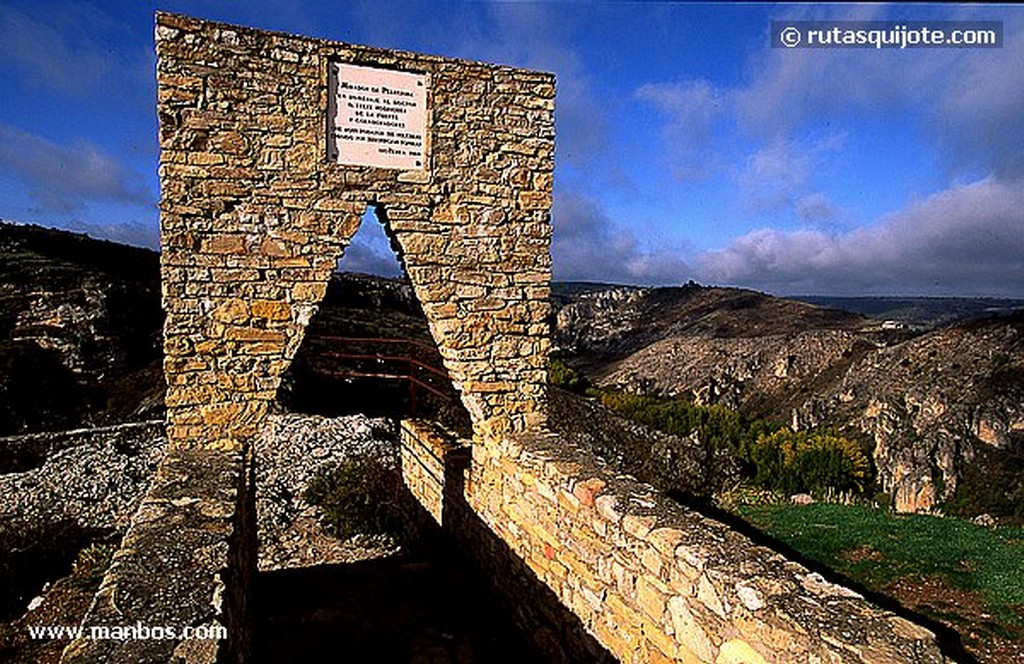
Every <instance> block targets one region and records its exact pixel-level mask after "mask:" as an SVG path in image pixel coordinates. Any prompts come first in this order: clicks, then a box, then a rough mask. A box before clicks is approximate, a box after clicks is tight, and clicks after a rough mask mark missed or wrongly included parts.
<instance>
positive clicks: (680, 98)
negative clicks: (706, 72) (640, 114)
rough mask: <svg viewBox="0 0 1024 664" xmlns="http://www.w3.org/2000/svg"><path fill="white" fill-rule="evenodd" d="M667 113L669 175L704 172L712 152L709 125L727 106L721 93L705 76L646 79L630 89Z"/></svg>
mask: <svg viewBox="0 0 1024 664" xmlns="http://www.w3.org/2000/svg"><path fill="white" fill-rule="evenodd" d="M633 96H634V97H636V98H637V99H639V100H641V101H644V102H647V103H649V104H651V105H653V106H654V107H655V108H657V109H658V110H659V111H661V112H662V113H664V114H665V115H666V116H667V117H668V123H667V124H666V127H665V130H664V137H665V140H666V142H667V143H668V145H669V147H668V151H669V153H670V154H671V158H672V169H673V175H675V176H676V177H677V178H679V179H681V180H689V179H695V178H700V177H704V176H706V175H707V174H708V173H707V171H708V167H709V164H708V160H709V155H710V154H712V153H713V145H712V139H713V135H712V128H713V125H714V124H715V123H716V122H717V121H719V120H720V119H721V118H722V114H723V112H724V111H726V110H727V108H728V106H727V100H726V99H725V98H724V97H725V95H724V93H723V92H722V91H721V90H719V89H717V88H716V87H715V86H714V85H712V84H711V83H710V82H708V81H706V80H693V81H685V82H682V83H648V84H646V85H642V86H640V87H639V88H637V89H636V90H635V91H634V92H633Z"/></svg>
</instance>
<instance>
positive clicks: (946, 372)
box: [556, 285, 1024, 511]
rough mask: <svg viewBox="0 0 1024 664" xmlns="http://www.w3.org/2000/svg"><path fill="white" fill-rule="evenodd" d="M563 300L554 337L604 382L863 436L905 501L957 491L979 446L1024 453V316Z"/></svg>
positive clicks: (690, 295) (706, 295)
mask: <svg viewBox="0 0 1024 664" xmlns="http://www.w3.org/2000/svg"><path fill="white" fill-rule="evenodd" d="M556 305H557V307H558V311H557V315H556V320H557V329H556V345H557V346H558V347H559V348H560V349H561V350H562V352H563V353H567V354H568V355H570V356H571V357H573V359H574V360H575V361H576V363H577V364H579V365H580V366H581V367H583V368H584V369H585V370H586V371H587V372H588V373H589V374H590V375H591V377H592V378H593V379H594V380H595V381H596V382H597V383H598V384H599V385H601V386H604V387H615V388H620V389H624V390H627V391H634V392H647V393H659V394H665V395H680V396H689V397H693V398H694V399H695V400H696V401H697V402H700V403H719V404H723V405H726V406H729V407H732V408H736V409H739V410H740V411H742V412H744V413H745V414H747V415H749V416H756V417H769V418H774V419H781V420H785V421H787V422H788V423H790V424H791V425H792V426H794V427H796V428H808V427H813V426H821V425H825V426H832V427H837V428H840V429H846V430H850V431H854V432H857V433H858V434H859V435H860V436H861V437H863V438H864V439H866V440H868V441H870V442H871V443H872V444H873V446H874V461H875V465H876V466H877V469H878V474H879V481H880V484H881V485H882V488H883V489H884V490H886V491H887V492H890V493H891V494H892V496H893V501H894V505H895V506H896V508H897V509H899V510H903V511H924V510H929V509H932V508H934V507H936V506H937V505H938V504H940V503H943V502H946V501H949V500H952V499H953V498H954V497H956V495H957V489H958V487H960V485H961V483H962V482H963V480H964V478H965V476H966V475H967V474H968V471H972V464H975V463H976V460H977V459H978V457H979V454H981V453H983V454H984V457H985V463H986V464H988V466H987V467H990V468H991V469H992V471H993V472H995V473H997V474H999V475H1003V476H1006V475H1011V474H1012V473H1010V472H1009V471H1008V470H1007V469H1008V468H1010V467H1016V466H1015V465H1014V463H1013V462H1014V459H1016V458H1017V455H1019V454H1020V453H1021V452H1022V451H1024V406H1022V404H1024V341H1022V340H1024V334H1022V328H1024V315H1021V314H1016V315H1008V316H1007V315H1004V316H998V317H991V318H989V319H983V320H974V321H971V322H965V323H961V324H958V325H954V326H951V327H945V328H940V329H935V330H931V331H927V332H922V331H911V330H908V329H891V326H887V325H884V324H883V321H875V320H872V319H869V318H865V317H862V316H858V315H855V314H850V313H847V312H841V311H838V310H834V309H827V308H822V307H815V306H811V305H807V304H803V303H797V302H791V301H787V300H782V299H779V298H773V297H770V296H767V295H763V294H759V293H754V292H751V291H742V290H737V289H723V288H701V287H698V286H694V285H690V286H687V287H683V288H660V289H646V290H642V289H623V288H619V287H614V288H608V289H606V290H601V289H599V288H596V287H593V288H590V289H588V290H585V291H581V290H580V289H574V290H570V291H562V292H561V294H560V296H559V297H558V298H556ZM1008 464H1009V465H1008ZM975 475H977V473H975ZM1001 489H1005V491H1006V492H1010V493H1013V492H1017V491H1020V492H1024V488H1020V487H1015V485H1014V486H1006V487H1001ZM972 490H976V487H975V488H972Z"/></svg>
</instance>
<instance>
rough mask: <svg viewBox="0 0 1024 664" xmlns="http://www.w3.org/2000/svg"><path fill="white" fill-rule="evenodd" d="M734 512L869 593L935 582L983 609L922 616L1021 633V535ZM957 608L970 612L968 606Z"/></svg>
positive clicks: (881, 515) (911, 517) (853, 515)
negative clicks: (972, 613) (978, 612)
mask: <svg viewBox="0 0 1024 664" xmlns="http://www.w3.org/2000/svg"><path fill="white" fill-rule="evenodd" d="M738 512H739V514H740V516H742V517H743V518H744V519H746V520H748V521H750V522H751V523H752V524H754V525H755V526H757V527H758V528H759V529H760V530H762V531H764V532H766V533H768V534H769V535H771V536H772V537H774V538H776V539H778V540H780V541H782V542H785V543H786V544H788V545H789V546H791V547H793V548H794V549H796V550H797V551H799V552H800V553H802V554H803V555H805V556H807V557H808V558H810V559H812V560H815V561H817V562H819V563H821V564H823V565H825V566H827V567H829V568H831V569H834V570H836V571H838V572H840V573H841V574H843V575H845V576H847V577H849V578H850V579H852V580H854V581H857V582H859V583H861V584H863V585H864V586H865V587H867V588H869V589H870V590H872V591H876V592H880V593H888V591H889V590H890V589H891V588H892V587H893V585H894V584H898V583H901V584H902V585H904V586H906V585H907V584H915V583H916V584H922V583H926V582H927V581H929V580H930V581H932V582H935V581H939V582H941V583H942V584H943V585H945V586H948V587H949V588H951V589H953V591H954V592H957V591H960V592H962V593H963V594H964V595H963V596H964V597H971V598H977V599H978V600H980V602H981V603H982V604H983V607H984V608H983V611H982V613H981V615H980V618H979V616H967V615H962V616H956V615H942V612H939V611H927V609H926V612H929V613H932V614H933V617H937V618H940V619H943V620H944V622H949V623H951V624H956V623H960V622H971V623H975V624H977V623H979V622H980V623H989V624H990V628H991V629H992V630H993V631H994V632H995V633H1001V636H1003V637H1004V638H1011V639H1016V638H1020V636H1021V634H1024V630H1022V629H1021V628H1024V613H1022V609H1024V529H1019V528H996V529H993V528H984V527H981V526H977V525H975V524H973V523H970V522H967V521H963V520H960V519H953V518H945V517H937V516H927V515H919V514H908V515H893V514H891V513H889V512H887V511H885V510H878V509H872V508H870V507H866V506H860V505H834V504H827V503H816V504H813V505H806V506H794V505H766V506H742V507H739V508H738ZM953 605H954V608H953V609H952V611H953V612H954V613H955V612H956V608H955V607H956V604H955V602H954V603H953ZM926 606H927V605H926ZM963 609H964V610H965V611H966V610H970V609H969V607H968V606H967V603H964V606H963ZM946 610H947V611H948V610H950V609H949V608H948V606H947V607H946ZM958 617H959V618H962V619H963V620H958V619H957V618H958Z"/></svg>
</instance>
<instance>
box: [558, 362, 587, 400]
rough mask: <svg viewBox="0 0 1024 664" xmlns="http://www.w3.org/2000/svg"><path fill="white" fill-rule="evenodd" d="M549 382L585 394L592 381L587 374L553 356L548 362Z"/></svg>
mask: <svg viewBox="0 0 1024 664" xmlns="http://www.w3.org/2000/svg"><path fill="white" fill-rule="evenodd" d="M548 382H549V383H551V384H552V385H557V386H558V387H561V388H562V389H565V390H569V391H570V392H575V393H576V394H585V393H586V391H587V390H588V389H589V388H590V381H589V380H587V377H586V376H584V375H583V374H581V373H580V372H578V371H576V370H575V369H573V368H572V367H570V366H569V365H568V364H566V363H565V362H563V361H562V360H560V359H558V358H557V357H555V358H551V362H550V363H549V364H548Z"/></svg>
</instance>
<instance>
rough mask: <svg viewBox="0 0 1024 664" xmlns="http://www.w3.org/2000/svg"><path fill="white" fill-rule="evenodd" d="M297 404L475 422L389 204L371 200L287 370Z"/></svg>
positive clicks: (456, 429)
mask: <svg viewBox="0 0 1024 664" xmlns="http://www.w3.org/2000/svg"><path fill="white" fill-rule="evenodd" d="M277 401H278V403H279V404H281V405H282V406H283V407H284V408H286V409H287V410H288V411H291V412H301V413H306V414H316V415H325V416H339V415H352V414H356V413H359V414H363V415H367V416H371V417H389V418H394V419H403V418H409V417H412V418H420V419H428V420H433V421H436V422H439V423H440V424H442V425H443V426H445V427H446V428H447V429H449V430H450V431H452V432H453V433H455V434H457V435H459V436H462V437H470V436H471V435H472V424H471V421H470V417H469V413H468V412H467V411H466V409H465V407H464V406H463V404H462V402H461V400H460V399H459V395H458V392H457V391H456V389H455V387H454V386H453V384H452V381H451V378H450V377H449V375H448V372H447V370H446V369H445V367H444V361H443V359H442V356H441V353H440V350H439V349H438V347H437V344H436V343H435V342H434V340H433V338H432V337H431V334H430V329H429V325H428V322H427V317H426V315H425V314H424V313H423V307H422V305H421V304H420V302H419V300H418V299H417V297H416V294H415V292H414V290H413V287H412V284H411V282H410V280H409V276H408V274H407V273H406V271H405V267H404V264H403V261H402V258H401V250H400V248H399V247H398V244H397V242H396V241H395V240H394V237H393V236H392V235H391V234H390V233H389V231H388V228H387V225H386V212H385V208H384V207H383V206H382V205H372V204H371V205H368V206H367V208H366V212H365V213H364V214H363V216H362V220H361V222H360V226H359V229H358V230H357V231H356V234H355V235H354V236H353V237H352V241H351V243H350V244H349V246H348V247H347V248H346V250H345V253H344V254H343V255H342V257H341V259H340V260H339V261H338V268H337V270H336V271H335V272H334V273H333V274H332V275H331V278H330V281H329V282H328V284H327V289H326V293H325V295H324V298H323V300H322V301H321V303H320V305H319V306H318V308H317V311H316V312H315V313H314V314H313V316H312V318H311V319H310V321H309V324H308V326H307V328H306V333H305V335H304V337H303V341H302V343H301V345H300V346H299V348H298V350H297V351H296V354H295V358H294V360H293V361H292V363H291V365H290V366H289V368H288V370H287V371H286V372H285V374H284V375H283V377H282V381H281V385H280V387H279V389H278V396H277Z"/></svg>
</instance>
